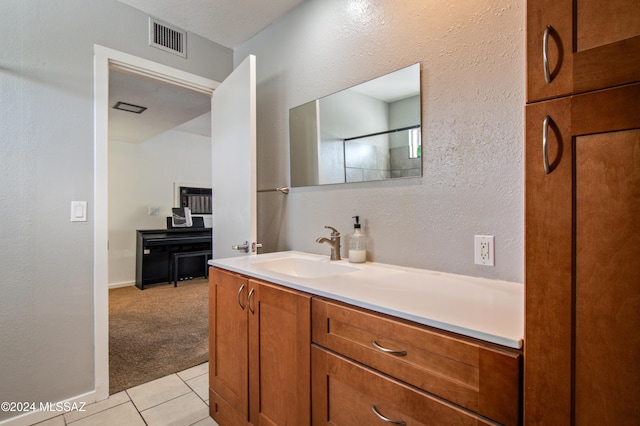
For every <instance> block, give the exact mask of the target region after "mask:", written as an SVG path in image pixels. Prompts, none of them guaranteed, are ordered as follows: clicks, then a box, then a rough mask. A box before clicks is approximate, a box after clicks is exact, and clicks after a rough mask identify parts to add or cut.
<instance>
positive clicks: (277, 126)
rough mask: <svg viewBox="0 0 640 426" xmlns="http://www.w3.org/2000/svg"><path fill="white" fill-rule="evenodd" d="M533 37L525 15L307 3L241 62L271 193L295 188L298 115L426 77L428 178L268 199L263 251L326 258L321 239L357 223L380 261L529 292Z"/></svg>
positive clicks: (507, 1)
mask: <svg viewBox="0 0 640 426" xmlns="http://www.w3.org/2000/svg"><path fill="white" fill-rule="evenodd" d="M524 26H525V4H524V1H518V2H513V1H511V0H460V1H455V2H452V1H444V0H433V1H423V0H414V1H405V2H397V1H394V0H380V1H375V2H371V1H365V0H350V1H344V0H310V1H307V2H305V3H303V4H302V5H301V6H300V7H298V8H297V9H295V10H294V11H293V12H291V13H290V14H289V15H287V16H286V17H284V18H282V19H280V20H278V21H277V22H276V23H275V24H273V25H272V26H271V27H269V28H267V29H266V30H264V31H262V32H261V33H260V34H258V35H257V36H255V37H254V38H252V39H251V40H249V41H248V42H247V43H245V44H243V45H242V46H240V47H239V48H237V49H236V50H235V51H234V62H235V63H239V62H240V61H241V60H242V59H243V58H244V57H246V55H248V54H249V53H253V54H255V55H256V56H257V69H258V91H257V93H258V95H257V96H258V185H259V187H261V188H273V187H276V186H282V185H285V184H287V182H288V181H289V172H288V168H289V164H288V110H289V108H292V107H294V106H297V105H300V104H302V103H305V102H308V101H310V100H312V99H314V98H317V97H320V96H325V95H327V94H330V93H333V92H335V91H338V90H341V89H344V88H346V87H349V86H352V85H354V84H357V83H360V82H363V81H365V80H368V79H371V78H374V77H377V76H379V75H382V74H386V73H388V72H390V71H393V70H395V69H398V68H401V67H404V66H407V65H410V64H413V63H416V62H419V63H420V64H421V73H422V77H421V79H422V124H423V148H422V153H423V157H424V160H423V168H424V176H423V177H422V178H413V179H406V180H399V181H398V180H395V181H390V182H384V183H352V184H346V185H335V186H324V187H311V188H295V189H293V190H292V191H291V193H290V194H289V195H288V196H283V195H282V194H279V193H263V194H260V197H259V200H258V201H259V235H260V239H261V240H262V242H263V243H264V244H265V251H275V250H285V249H295V250H302V251H308V252H315V253H327V254H328V250H327V248H326V247H325V246H320V245H318V244H316V243H315V239H316V238H317V237H318V236H322V235H328V232H327V231H326V230H325V229H323V226H324V225H332V226H335V227H337V228H338V229H339V230H340V231H342V232H343V234H347V233H350V232H351V230H352V227H351V216H354V215H356V214H358V215H360V216H361V218H362V220H363V222H364V224H365V226H364V228H365V231H366V233H367V234H368V235H369V237H370V246H369V247H370V248H369V259H370V260H375V261H378V262H385V263H393V264H399V265H408V266H413V267H420V268H427V269H433V270H439V271H447V272H454V273H461V274H467V275H474V276H483V277H489V278H497V279H505V280H511V281H517V282H522V281H523V252H524V249H523V246H524V243H523V115H524V114H523V105H524V90H525V89H524V78H525V76H524V64H525V58H524V55H525V47H524V36H525V34H524ZM474 234H490V235H495V237H496V240H495V241H496V255H495V258H496V266H495V267H493V268H492V267H486V266H476V265H474V263H473V236H474ZM343 249H344V245H343ZM344 252H345V251H343V253H344Z"/></svg>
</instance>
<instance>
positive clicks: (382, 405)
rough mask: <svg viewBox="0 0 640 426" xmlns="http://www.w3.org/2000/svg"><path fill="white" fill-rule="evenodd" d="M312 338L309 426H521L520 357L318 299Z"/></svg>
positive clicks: (313, 312)
mask: <svg viewBox="0 0 640 426" xmlns="http://www.w3.org/2000/svg"><path fill="white" fill-rule="evenodd" d="M312 333H313V342H314V344H317V345H319V346H317V347H315V348H314V350H313V362H312V371H313V379H312V393H313V424H316V425H321V424H333V425H359V424H363V425H364V424H366V425H369V424H371V425H373V424H381V425H382V424H384V421H381V416H384V417H386V418H388V419H391V420H393V421H398V422H405V423H397V424H408V425H409V424H412V425H413V424H415V425H422V424H425V425H426V424H441V425H447V424H451V425H463V424H494V423H493V422H499V423H501V424H507V425H517V424H520V423H521V410H520V401H521V392H520V389H521V358H522V355H521V353H520V351H515V350H509V349H506V348H502V347H498V346H497V345H490V344H488V343H483V342H480V341H478V340H475V339H471V338H468V339H463V338H461V337H457V336H454V335H452V334H447V333H444V332H441V331H437V330H435V329H431V328H428V327H425V326H421V325H418V324H414V323H410V322H407V321H402V320H400V319H396V318H393V317H388V316H385V315H382V314H377V313H372V312H369V311H365V310H362V309H359V308H355V307H352V306H349V305H344V304H341V303H338V302H333V301H329V300H324V299H320V298H314V299H313V301H312ZM376 411H377V414H376ZM378 414H380V415H381V416H380V415H378ZM485 417H486V418H488V419H486V418H485ZM489 419H491V420H489Z"/></svg>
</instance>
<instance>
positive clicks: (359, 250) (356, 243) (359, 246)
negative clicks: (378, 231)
mask: <svg viewBox="0 0 640 426" xmlns="http://www.w3.org/2000/svg"><path fill="white" fill-rule="evenodd" d="M353 218H354V219H355V220H356V223H355V224H354V225H353V235H351V238H350V240H349V262H351V263H363V262H365V261H366V260H367V247H366V236H365V235H364V234H363V233H362V230H361V229H360V216H353Z"/></svg>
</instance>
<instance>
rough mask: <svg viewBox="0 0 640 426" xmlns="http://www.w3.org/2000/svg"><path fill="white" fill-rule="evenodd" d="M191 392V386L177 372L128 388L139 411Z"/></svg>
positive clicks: (128, 392)
mask: <svg viewBox="0 0 640 426" xmlns="http://www.w3.org/2000/svg"><path fill="white" fill-rule="evenodd" d="M189 392H191V388H189V386H187V385H186V384H185V383H184V382H183V381H182V380H180V378H179V377H178V376H177V375H175V374H171V375H169V376H165V377H162V378H160V379H157V380H153V381H151V382H148V383H144V384H142V385H140V386H136V387H133V388H131V389H127V394H129V398H131V401H133V403H134V404H135V406H136V408H138V410H139V411H144V410H146V409H148V408H151V407H154V406H156V405H159V404H162V403H163V402H167V401H169V400H171V399H174V398H177V397H179V396H181V395H184V394H186V393H189Z"/></svg>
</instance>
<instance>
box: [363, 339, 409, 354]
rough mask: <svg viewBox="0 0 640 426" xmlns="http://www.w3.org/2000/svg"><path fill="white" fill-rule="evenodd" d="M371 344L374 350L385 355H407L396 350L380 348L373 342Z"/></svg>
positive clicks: (405, 352)
mask: <svg viewBox="0 0 640 426" xmlns="http://www.w3.org/2000/svg"><path fill="white" fill-rule="evenodd" d="M371 344H372V345H373V347H374V348H376V349H379V350H381V351H382V352H384V353H387V354H391V355H397V356H405V355H406V354H407V351H398V350H394V349H387V348H385V347H382V346H380V345H379V344H378V342H376V341H375V340H372V341H371Z"/></svg>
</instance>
